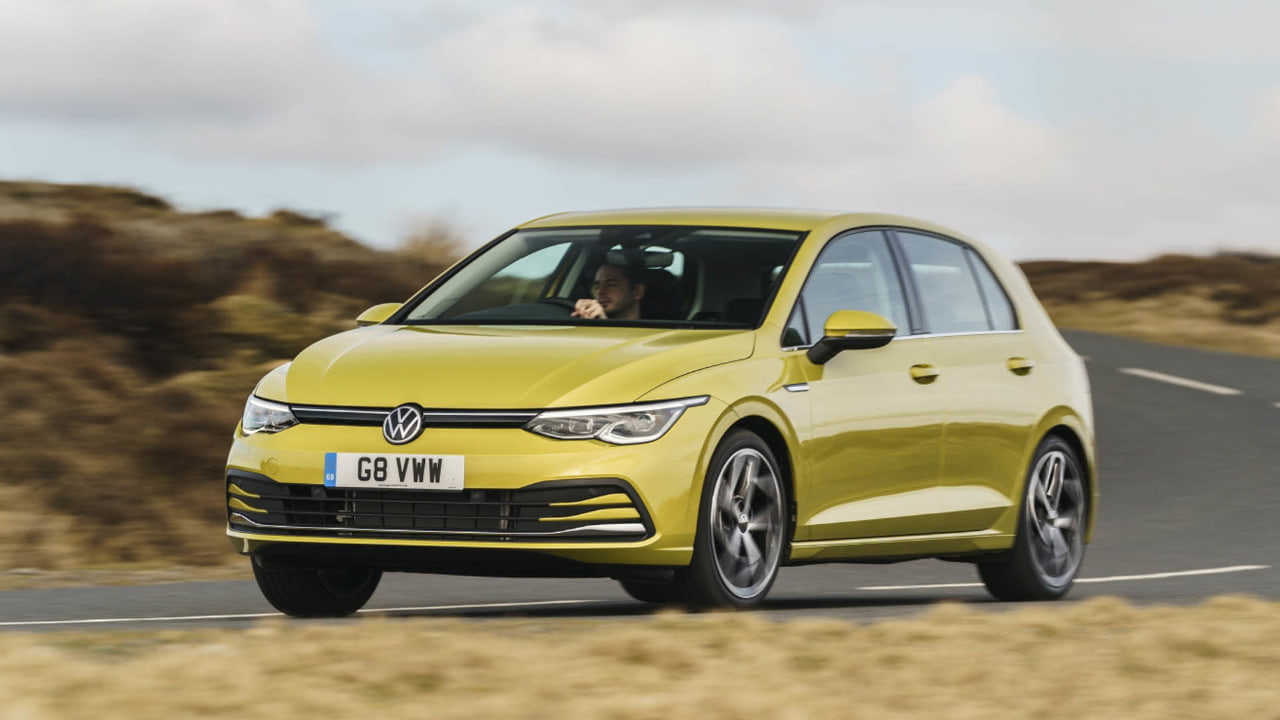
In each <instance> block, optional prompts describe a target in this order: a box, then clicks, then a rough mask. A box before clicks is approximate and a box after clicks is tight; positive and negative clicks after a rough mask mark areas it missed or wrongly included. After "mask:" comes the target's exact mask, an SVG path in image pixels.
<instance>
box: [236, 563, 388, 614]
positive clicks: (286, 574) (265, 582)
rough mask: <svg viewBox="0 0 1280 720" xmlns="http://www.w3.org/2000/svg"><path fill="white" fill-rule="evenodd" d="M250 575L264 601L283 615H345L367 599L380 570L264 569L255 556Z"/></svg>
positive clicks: (375, 586) (371, 593)
mask: <svg viewBox="0 0 1280 720" xmlns="http://www.w3.org/2000/svg"><path fill="white" fill-rule="evenodd" d="M253 577H254V579H255V580H257V581H258V589H259V590H261V591H262V595H263V597H265V598H266V599H267V602H269V603H271V606H272V607H274V608H275V609H277V610H279V611H280V612H282V613H284V614H285V615H290V616H292V617H300V618H311V617H346V616H347V615H351V614H352V613H354V612H355V611H357V610H359V609H360V608H362V607H364V604H365V603H367V602H369V598H370V597H371V596H372V595H373V591H374V590H376V589H378V581H379V580H381V579H382V571H381V570H375V569H373V568H366V567H341V568H326V569H322V570H316V569H282V568H274V567H273V568H266V567H263V566H262V565H261V564H260V563H259V562H258V559H257V558H254V560H253Z"/></svg>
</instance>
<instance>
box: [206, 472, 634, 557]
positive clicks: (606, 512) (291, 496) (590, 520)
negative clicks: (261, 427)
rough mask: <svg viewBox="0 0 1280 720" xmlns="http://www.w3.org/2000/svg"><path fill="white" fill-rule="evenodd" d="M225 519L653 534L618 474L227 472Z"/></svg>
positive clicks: (366, 528) (371, 533)
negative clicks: (395, 482)
mask: <svg viewBox="0 0 1280 720" xmlns="http://www.w3.org/2000/svg"><path fill="white" fill-rule="evenodd" d="M227 513H228V520H229V523H230V525H231V527H233V528H235V529H238V530H247V531H263V532H266V531H269V532H272V533H277V534H295V535H313V536H314V535H331V536H337V537H356V538H358V537H383V538H391V537H398V538H406V539H420V540H431V539H438V540H488V541H519V542H527V541H538V540H543V541H556V542H560V541H566V540H590V541H596V542H599V541H633V540H640V539H643V538H645V537H648V536H649V535H650V534H652V524H651V522H650V521H649V517H648V514H647V513H646V512H645V510H644V506H643V505H642V504H641V502H640V500H639V498H638V497H636V495H635V492H634V491H633V490H632V489H631V487H630V486H628V485H627V484H626V483H624V482H623V481H621V480H617V479H612V478H602V479H597V480H573V481H563V482H546V483H538V484H536V485H531V486H529V487H526V488H523V489H520V490H460V491H456V492H441V491H429V490H426V491H424V490H399V489H396V490H363V489H348V488H331V487H325V486H323V485H297V484H287V483H277V482H275V481H273V480H270V479H269V478H266V477H263V476H261V475H253V474H250V473H243V472H238V471H232V472H230V473H228V476H227Z"/></svg>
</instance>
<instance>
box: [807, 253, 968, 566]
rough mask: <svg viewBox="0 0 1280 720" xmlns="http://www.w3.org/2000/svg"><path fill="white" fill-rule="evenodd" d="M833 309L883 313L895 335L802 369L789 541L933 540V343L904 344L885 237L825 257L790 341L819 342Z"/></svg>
mask: <svg viewBox="0 0 1280 720" xmlns="http://www.w3.org/2000/svg"><path fill="white" fill-rule="evenodd" d="M837 310H867V311H870V312H875V313H878V314H880V315H883V316H884V317H887V318H889V319H890V320H892V321H893V322H894V323H895V324H896V325H897V326H898V328H899V337H898V338H896V339H895V340H893V341H892V342H890V343H889V344H888V345H886V346H885V347H882V348H877V349H874V350H847V351H844V352H842V353H840V354H838V355H836V357H834V358H833V359H831V360H830V361H829V362H827V363H826V364H825V365H813V364H812V363H809V364H807V371H808V373H809V382H808V392H807V397H808V398H809V402H810V406H811V409H812V436H811V439H810V440H809V441H808V443H807V444H806V447H804V449H803V452H804V454H805V460H806V462H805V470H806V472H805V473H804V474H803V476H802V479H801V482H802V483H803V486H802V487H801V488H798V489H799V492H798V505H797V518H796V520H797V528H796V539H797V540H800V541H804V540H835V539H853V538H868V537H885V536H897V535H915V534H920V533H926V532H930V531H931V526H930V517H931V516H932V515H933V514H934V513H935V512H936V509H934V508H933V507H932V503H931V500H930V497H929V496H930V493H931V492H932V491H933V490H934V489H935V488H936V487H937V482H938V472H939V466H940V463H941V442H942V418H943V402H942V399H941V395H940V394H939V393H938V391H937V388H936V386H935V383H934V382H933V379H932V375H931V373H932V372H933V371H934V368H935V364H934V362H935V361H934V357H933V354H932V352H933V351H932V346H931V342H932V341H931V340H929V339H924V338H913V337H911V336H910V327H911V326H910V323H909V321H908V312H907V304H906V302H905V294H904V293H903V289H902V283H901V281H900V274H899V269H898V267H897V265H896V263H895V261H894V256H893V254H892V253H891V252H890V250H889V245H888V240H887V238H886V236H885V234H884V233H883V232H881V231H879V230H864V231H857V232H852V233H848V234H845V235H841V236H838V237H836V238H834V239H833V240H832V241H831V242H830V244H828V245H827V247H826V248H824V249H823V251H822V254H821V255H820V256H819V257H818V261H817V262H816V263H815V265H814V268H813V270H812V272H811V273H810V275H809V278H808V279H807V280H806V282H805V287H804V290H803V291H802V292H801V295H800V299H799V301H798V302H797V305H796V308H795V312H794V314H793V316H792V322H791V326H790V328H789V329H788V336H789V337H792V338H794V341H795V342H796V343H797V344H812V343H813V342H816V341H817V340H818V339H819V338H821V337H822V328H823V325H824V323H825V321H826V319H827V317H829V316H830V315H831V313H833V312H835V311H837ZM801 352H802V350H801Z"/></svg>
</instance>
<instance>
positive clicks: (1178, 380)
mask: <svg viewBox="0 0 1280 720" xmlns="http://www.w3.org/2000/svg"><path fill="white" fill-rule="evenodd" d="M1120 372H1122V373H1125V374H1126V375H1135V376H1137V377H1141V378H1146V379H1148V380H1156V381H1159V382H1163V383H1169V384H1170V385H1180V386H1182V387H1185V388H1191V389H1193V390H1203V391H1205V392H1210V393H1213V394H1215V395H1243V394H1244V393H1242V392H1240V391H1239V390H1236V389H1235V388H1229V387H1223V386H1222V385H1210V384H1209V383H1203V382H1200V381H1199V380H1188V379H1187V378H1182V377H1178V376H1177V375H1165V374H1164V373H1159V372H1156V371H1154V370H1143V369H1142V368H1120Z"/></svg>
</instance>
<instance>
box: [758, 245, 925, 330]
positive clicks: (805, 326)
mask: <svg viewBox="0 0 1280 720" xmlns="http://www.w3.org/2000/svg"><path fill="white" fill-rule="evenodd" d="M837 310H866V311H868V312H873V313H877V314H879V315H882V316H884V317H886V318H888V319H890V320H892V321H893V323H894V324H895V325H897V326H898V328H899V330H900V332H902V333H903V334H905V332H906V330H907V328H909V327H910V324H909V323H908V320H907V304H906V301H905V299H904V296H903V293H902V285H901V283H900V282H899V281H898V274H897V270H896V267H895V266H894V263H893V255H892V254H891V253H890V252H889V244H888V242H887V241H886V239H885V236H884V233H883V232H881V231H879V230H870V231H862V232H856V233H852V234H848V235H843V236H841V237H837V238H836V239H834V240H832V241H831V242H830V243H829V244H828V245H827V246H826V247H825V248H823V250H822V254H821V255H819V256H818V261H817V262H816V263H814V266H813V270H812V271H811V272H810V273H809V278H808V280H806V281H805V284H804V290H803V291H801V293H800V302H798V303H796V308H795V310H794V311H793V312H792V314H791V321H790V322H789V323H788V324H787V330H786V332H785V334H784V335H783V344H784V345H787V346H794V345H809V344H812V343H814V342H817V341H818V339H819V338H821V337H822V331H823V326H824V325H825V324H826V322H827V318H828V317H830V316H831V313H833V312H835V311H837Z"/></svg>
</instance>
